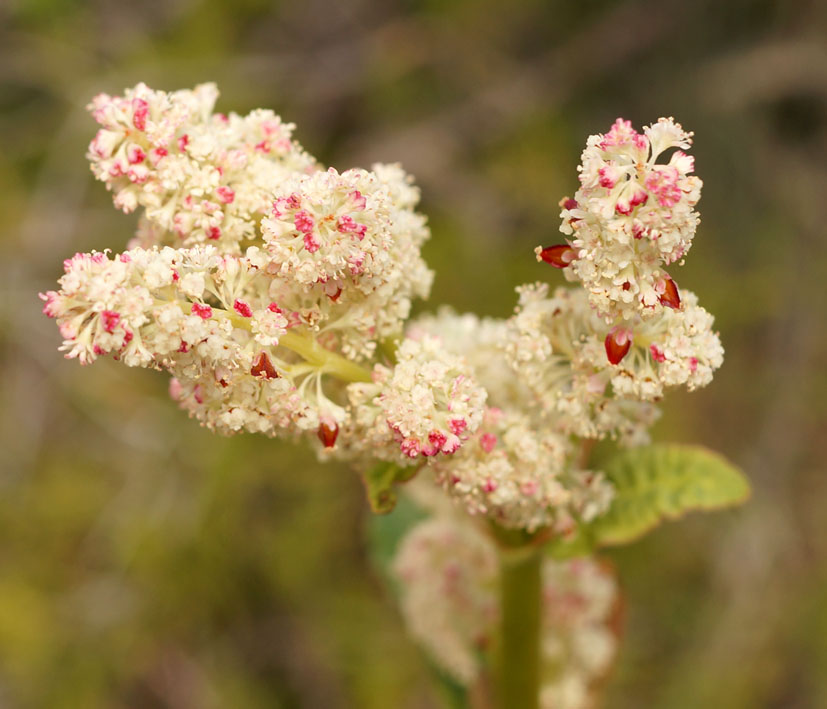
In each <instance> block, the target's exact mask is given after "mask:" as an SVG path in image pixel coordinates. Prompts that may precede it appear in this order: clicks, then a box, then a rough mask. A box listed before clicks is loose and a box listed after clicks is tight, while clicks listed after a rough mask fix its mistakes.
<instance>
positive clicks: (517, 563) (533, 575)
mask: <svg viewBox="0 0 827 709" xmlns="http://www.w3.org/2000/svg"><path fill="white" fill-rule="evenodd" d="M541 560H542V552H541V550H540V548H539V547H537V546H533V545H531V546H523V547H517V548H514V547H511V548H501V549H500V613H501V621H500V637H499V643H498V647H499V656H498V663H497V670H498V673H497V706H498V707H500V709H537V708H538V707H539V695H540V624H541V620H542V618H541V592H542V582H541V575H540V571H541Z"/></svg>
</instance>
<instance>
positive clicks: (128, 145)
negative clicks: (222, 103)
mask: <svg viewBox="0 0 827 709" xmlns="http://www.w3.org/2000/svg"><path fill="white" fill-rule="evenodd" d="M217 97H218V91H217V89H216V87H215V85H213V84H203V85H201V86H197V87H196V88H195V89H194V90H192V91H187V90H184V91H175V92H171V93H167V92H164V91H154V90H152V89H150V88H148V87H147V86H145V85H144V84H138V85H137V86H136V87H134V88H133V89H128V90H127V91H126V92H125V93H124V95H123V96H109V95H107V94H100V95H98V96H96V97H95V98H94V99H93V100H92V103H91V104H90V105H89V110H90V111H91V112H92V116H93V117H94V118H95V120H96V121H97V122H98V123H99V124H100V125H101V129H100V130H99V131H98V133H97V135H96V136H95V138H94V140H92V142H91V144H90V145H89V153H88V156H89V159H90V160H91V164H92V171H93V172H94V174H95V176H96V177H97V178H98V179H99V180H101V181H102V182H104V183H105V184H106V186H107V189H109V190H111V191H112V192H113V196H114V201H115V206H117V207H118V208H120V209H122V210H123V211H125V212H132V211H134V210H135V209H136V208H138V207H142V208H143V210H144V211H143V214H142V225H141V228H140V229H139V233H138V237H137V239H136V243H135V245H138V246H150V245H154V244H166V245H171V246H192V245H194V244H198V243H214V244H215V245H217V246H219V247H220V248H221V250H222V251H227V252H238V250H239V244H242V243H243V242H248V243H250V242H251V241H252V240H254V239H256V238H257V235H258V233H259V226H258V224H259V222H260V220H261V218H262V217H263V216H264V215H265V214H266V212H267V211H268V210H269V208H270V205H272V202H273V197H272V195H273V193H274V191H275V190H276V189H277V187H278V186H279V185H280V184H281V183H282V182H283V181H284V179H285V178H286V177H288V176H290V175H291V174H294V173H296V172H300V173H307V172H312V171H314V170H316V169H317V165H316V161H315V160H314V159H313V158H312V157H310V156H309V155H308V154H307V153H305V152H304V151H303V150H302V149H301V147H300V146H299V145H298V144H297V143H295V142H294V141H293V140H292V139H291V134H292V131H293V126H292V125H290V124H285V123H282V122H281V119H280V118H279V117H278V116H276V115H275V114H274V113H273V112H272V111H264V110H256V111H253V112H252V113H250V114H249V115H247V116H238V115H236V114H230V115H224V114H220V113H219V114H214V113H213V112H212V111H213V106H214V104H215V100H216V98H217Z"/></svg>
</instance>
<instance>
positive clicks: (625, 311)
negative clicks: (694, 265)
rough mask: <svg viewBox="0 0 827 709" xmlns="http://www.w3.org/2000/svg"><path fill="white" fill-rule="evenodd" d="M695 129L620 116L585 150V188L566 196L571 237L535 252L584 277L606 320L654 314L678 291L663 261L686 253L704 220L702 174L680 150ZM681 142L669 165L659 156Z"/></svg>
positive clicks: (674, 299)
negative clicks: (638, 125) (636, 124)
mask: <svg viewBox="0 0 827 709" xmlns="http://www.w3.org/2000/svg"><path fill="white" fill-rule="evenodd" d="M691 143H692V135H691V133H687V132H686V131H684V130H683V129H682V128H681V126H680V125H679V124H677V123H675V121H674V120H673V119H671V118H661V119H660V120H659V121H658V122H657V123H655V124H653V125H651V126H648V127H646V128H644V131H643V134H640V133H638V132H637V131H635V130H634V128H632V125H631V123H630V122H629V121H624V120H622V119H620V118H619V119H617V121H616V122H615V124H614V125H613V126H612V128H611V130H609V132H608V133H606V134H605V135H593V136H590V137H589V139H588V142H587V145H586V149H585V150H584V151H583V155H582V158H581V165H580V167H579V168H578V169H579V171H580V189H579V190H578V191H577V192H576V193H575V195H574V199H568V198H566V199H564V200H563V201H562V202H561V206H562V207H563V211H562V213H561V218H562V220H563V221H562V225H561V227H560V230H561V231H562V232H563V234H565V235H567V236H568V237H569V238H568V243H567V244H560V245H558V246H551V247H546V248H545V249H543V248H541V247H538V248H537V257H538V259H542V260H545V261H547V262H548V263H551V264H552V265H554V266H557V267H559V268H564V269H565V272H566V276H567V277H568V278H569V279H570V280H577V281H580V282H581V283H582V284H583V286H584V288H586V290H587V291H588V292H589V299H590V301H591V303H592V305H593V306H594V307H595V309H596V310H597V311H598V312H599V313H600V314H601V315H602V316H603V317H605V318H606V320H607V322H610V323H611V322H614V321H623V320H631V319H635V318H638V317H640V318H644V319H646V318H649V317H652V316H654V315H657V314H658V313H660V312H661V311H662V310H663V308H664V307H677V303H678V302H679V297H678V295H677V289H676V287H675V285H674V282H673V281H672V279H671V278H670V277H669V275H668V274H667V273H666V272H665V271H664V270H663V266H664V265H669V264H670V263H673V262H674V261H677V260H679V259H681V258H683V256H684V254H686V252H687V251H688V250H689V247H690V246H691V243H692V237H693V236H694V235H695V230H696V228H697V225H698V221H699V219H698V213H697V212H696V211H695V210H694V207H695V205H696V204H697V202H698V200H699V199H700V192H701V185H702V183H701V180H700V179H699V178H698V177H696V176H694V175H691V174H690V173H691V172H692V171H693V169H694V158H692V157H690V156H689V155H687V154H686V153H684V152H683V150H681V149H687V148H688V147H689V146H690V145H691ZM671 148H680V149H679V150H676V151H675V152H674V153H672V155H671V156H670V157H669V161H668V163H663V162H661V163H659V162H658V159H659V158H660V157H661V156H662V155H663V154H664V152H665V151H668V150H670V149H671Z"/></svg>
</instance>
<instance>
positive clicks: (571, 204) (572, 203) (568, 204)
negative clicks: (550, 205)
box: [560, 197, 577, 209]
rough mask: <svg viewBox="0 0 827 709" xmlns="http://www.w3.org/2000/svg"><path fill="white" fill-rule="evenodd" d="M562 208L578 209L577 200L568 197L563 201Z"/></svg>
mask: <svg viewBox="0 0 827 709" xmlns="http://www.w3.org/2000/svg"><path fill="white" fill-rule="evenodd" d="M560 206H561V207H562V208H563V209H577V200H576V199H572V198H571V197H566V198H565V199H563V202H562V204H561V205H560Z"/></svg>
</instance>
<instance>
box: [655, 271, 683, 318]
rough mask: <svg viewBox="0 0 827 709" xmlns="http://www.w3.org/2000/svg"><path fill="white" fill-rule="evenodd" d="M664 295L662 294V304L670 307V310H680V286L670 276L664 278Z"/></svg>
mask: <svg viewBox="0 0 827 709" xmlns="http://www.w3.org/2000/svg"><path fill="white" fill-rule="evenodd" d="M663 281H664V285H663V293H661V294H660V298H659V300H660V304H661V305H668V306H669V307H670V308H674V309H675V310H680V307H681V294H680V293H679V292H678V286H677V284H676V283H675V281H673V280H672V279H671V278H669V276H664V279H663Z"/></svg>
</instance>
